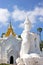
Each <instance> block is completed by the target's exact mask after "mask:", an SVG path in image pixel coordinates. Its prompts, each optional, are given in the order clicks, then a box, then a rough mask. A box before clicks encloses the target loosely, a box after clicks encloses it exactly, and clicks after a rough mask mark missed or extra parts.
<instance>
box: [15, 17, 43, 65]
mask: <svg viewBox="0 0 43 65" xmlns="http://www.w3.org/2000/svg"><path fill="white" fill-rule="evenodd" d="M24 24H25V27H24V31H23V33H22V34H21V37H22V45H21V50H20V58H19V59H17V60H16V62H17V65H23V64H25V65H43V62H42V58H41V57H40V54H38V53H39V52H40V49H39V38H38V35H35V34H34V33H30V30H31V22H30V21H29V19H28V18H26V20H25V22H24Z"/></svg>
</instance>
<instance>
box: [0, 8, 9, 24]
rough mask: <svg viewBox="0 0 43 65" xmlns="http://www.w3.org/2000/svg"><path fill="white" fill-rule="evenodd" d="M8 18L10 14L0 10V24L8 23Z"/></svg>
mask: <svg viewBox="0 0 43 65" xmlns="http://www.w3.org/2000/svg"><path fill="white" fill-rule="evenodd" d="M9 16H10V13H9V11H8V9H2V8H0V23H3V24H4V23H6V22H7V21H8V18H9Z"/></svg>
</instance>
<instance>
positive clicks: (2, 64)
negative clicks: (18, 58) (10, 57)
mask: <svg viewBox="0 0 43 65" xmlns="http://www.w3.org/2000/svg"><path fill="white" fill-rule="evenodd" d="M0 65H9V64H6V63H1V64H0Z"/></svg>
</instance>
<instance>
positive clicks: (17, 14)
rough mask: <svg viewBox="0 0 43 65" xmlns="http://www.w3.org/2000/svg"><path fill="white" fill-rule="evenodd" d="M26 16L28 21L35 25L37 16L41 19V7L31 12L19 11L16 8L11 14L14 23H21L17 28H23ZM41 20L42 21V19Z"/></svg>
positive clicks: (42, 15) (42, 10) (42, 14)
mask: <svg viewBox="0 0 43 65" xmlns="http://www.w3.org/2000/svg"><path fill="white" fill-rule="evenodd" d="M27 15H28V17H29V20H30V21H31V22H32V24H33V23H36V22H37V20H38V19H39V18H38V16H40V17H43V8H42V7H35V8H34V9H33V10H31V11H25V10H21V9H19V8H18V7H17V6H15V7H14V11H13V12H12V18H13V19H14V20H15V21H21V24H20V25H19V27H22V28H23V23H22V22H23V21H24V20H25V18H26V16H27ZM42 20H43V19H42Z"/></svg>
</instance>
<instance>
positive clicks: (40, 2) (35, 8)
mask: <svg viewBox="0 0 43 65" xmlns="http://www.w3.org/2000/svg"><path fill="white" fill-rule="evenodd" d="M27 15H28V17H29V20H30V21H31V23H32V29H31V31H32V32H36V33H37V28H38V27H42V28H43V0H0V36H1V34H2V32H4V33H5V32H6V31H7V28H8V26H9V22H10V20H11V23H12V26H13V29H14V31H15V33H16V34H18V35H19V34H21V33H22V31H23V27H24V26H23V23H24V21H25V18H26V16H27ZM41 35H42V39H43V31H42V34H41Z"/></svg>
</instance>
